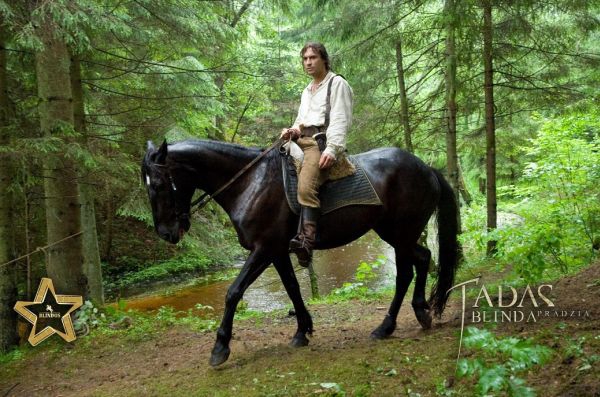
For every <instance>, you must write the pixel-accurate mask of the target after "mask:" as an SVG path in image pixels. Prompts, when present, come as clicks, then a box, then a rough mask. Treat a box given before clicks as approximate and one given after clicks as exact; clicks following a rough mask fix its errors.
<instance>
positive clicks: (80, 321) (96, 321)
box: [73, 300, 106, 332]
mask: <svg viewBox="0 0 600 397" xmlns="http://www.w3.org/2000/svg"><path fill="white" fill-rule="evenodd" d="M105 319H106V315H105V314H104V313H101V312H99V310H98V308H97V307H94V304H93V303H92V302H91V301H89V300H86V301H85V302H84V303H83V305H82V306H81V307H80V308H79V309H77V312H76V316H75V321H74V322H73V327H74V328H75V331H76V332H84V331H87V330H89V329H90V328H96V327H98V326H99V325H100V324H101V323H102V322H103V321H104V320H105Z"/></svg>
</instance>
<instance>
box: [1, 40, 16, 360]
mask: <svg viewBox="0 0 600 397" xmlns="http://www.w3.org/2000/svg"><path fill="white" fill-rule="evenodd" d="M4 40H5V39H4V32H3V31H2V29H1V28H0V146H5V145H8V143H9V138H8V135H7V133H6V128H5V127H6V126H8V125H9V123H10V104H9V101H8V87H7V73H6V49H5V47H4ZM9 160H10V159H9V157H8V155H7V154H6V153H2V152H0V353H6V352H7V351H8V350H10V348H11V347H12V346H14V345H16V343H17V341H18V336H17V316H16V312H15V311H14V310H13V307H14V305H15V302H16V301H17V283H16V271H15V269H16V267H15V266H16V263H10V264H8V265H5V264H4V263H6V262H8V261H10V260H11V259H12V256H13V255H12V244H11V241H12V237H11V234H12V230H13V225H12V222H11V220H12V216H11V196H10V191H9V189H8V188H9V185H10V181H11V175H10V166H9Z"/></svg>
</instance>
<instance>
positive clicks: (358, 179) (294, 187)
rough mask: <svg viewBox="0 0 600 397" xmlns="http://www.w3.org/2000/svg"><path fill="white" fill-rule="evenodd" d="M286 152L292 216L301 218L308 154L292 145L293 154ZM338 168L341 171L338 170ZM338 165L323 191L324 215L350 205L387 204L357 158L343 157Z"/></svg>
mask: <svg viewBox="0 0 600 397" xmlns="http://www.w3.org/2000/svg"><path fill="white" fill-rule="evenodd" d="M286 145H287V144H286ZM283 148H285V145H284V147H283ZM285 149H286V150H282V151H281V155H282V156H281V168H282V173H283V185H284V190H285V195H286V198H287V202H288V205H289V206H290V209H291V210H292V212H293V213H294V214H296V215H299V214H300V203H298V173H299V172H300V167H301V164H302V159H303V157H304V153H302V150H300V148H299V147H298V145H296V144H295V143H293V142H291V146H290V147H289V150H287V149H288V148H285ZM336 165H337V170H336V169H335V167H336ZM336 165H334V166H333V168H332V170H331V171H330V173H329V179H328V180H327V181H326V182H325V183H324V184H323V185H322V186H321V188H320V189H319V200H320V201H321V214H322V215H323V214H327V213H329V212H332V211H335V210H337V209H339V208H342V207H346V206H349V205H382V204H383V203H382V202H381V199H380V198H379V196H378V195H377V192H376V191H375V189H374V188H373V185H372V184H371V181H370V180H369V178H368V177H367V174H366V173H365V171H364V170H363V168H362V167H361V166H360V164H359V163H358V161H357V160H356V159H355V158H354V156H343V157H342V158H340V159H339V160H338V161H337V162H336Z"/></svg>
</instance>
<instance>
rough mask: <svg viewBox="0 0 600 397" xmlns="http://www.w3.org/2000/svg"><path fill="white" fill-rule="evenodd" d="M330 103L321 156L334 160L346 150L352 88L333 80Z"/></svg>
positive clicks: (340, 80) (341, 79)
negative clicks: (325, 139) (324, 143)
mask: <svg viewBox="0 0 600 397" xmlns="http://www.w3.org/2000/svg"><path fill="white" fill-rule="evenodd" d="M330 101H331V112H330V115H329V120H330V121H329V127H328V128H327V147H326V148H325V150H324V151H323V155H328V156H331V157H333V160H335V159H337V157H338V156H339V155H340V154H341V153H342V152H344V151H345V150H346V134H347V132H348V129H349V128H350V126H351V125H352V88H350V85H349V84H348V82H347V81H346V80H345V79H343V78H341V77H336V78H335V80H334V81H333V83H332V84H331V98H330ZM321 162H323V158H321ZM321 168H327V167H321Z"/></svg>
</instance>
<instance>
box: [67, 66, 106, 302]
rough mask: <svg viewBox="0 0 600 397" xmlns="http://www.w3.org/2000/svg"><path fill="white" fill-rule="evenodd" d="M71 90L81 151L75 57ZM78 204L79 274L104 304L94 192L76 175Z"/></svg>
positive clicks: (84, 143) (83, 138) (81, 122)
mask: <svg viewBox="0 0 600 397" xmlns="http://www.w3.org/2000/svg"><path fill="white" fill-rule="evenodd" d="M71 90H72V95H73V116H74V125H75V130H76V131H77V132H79V133H80V134H81V143H82V146H83V147H87V146H88V140H87V128H86V124H85V109H84V99H83V86H82V84H81V64H80V61H79V57H78V56H77V55H73V56H72V57H71ZM78 186H79V201H80V203H81V230H82V231H83V235H82V238H83V242H82V244H83V260H84V266H83V272H84V274H85V276H86V277H87V280H88V286H89V297H90V298H91V299H92V300H93V301H94V302H96V303H98V304H103V303H104V289H103V287H102V266H101V263H100V250H99V248H98V233H97V229H96V209H95V206H94V197H95V191H94V188H93V185H92V183H91V181H90V180H89V178H87V177H86V175H84V173H80V183H79V185H78Z"/></svg>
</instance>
